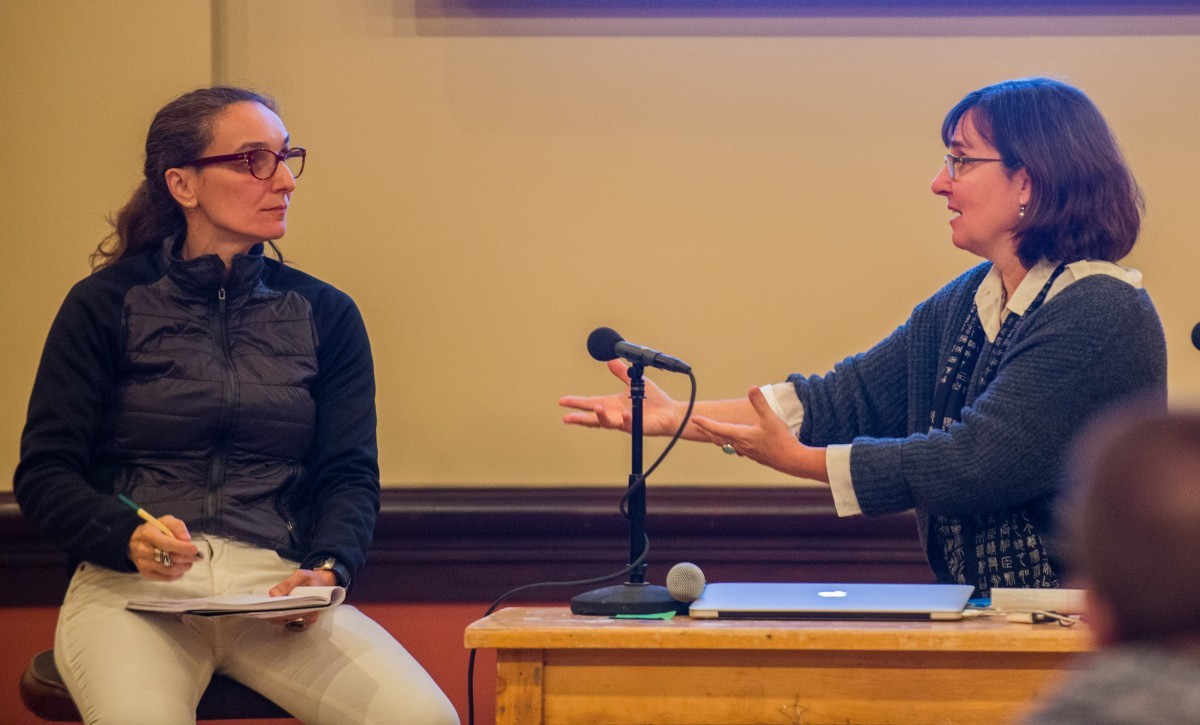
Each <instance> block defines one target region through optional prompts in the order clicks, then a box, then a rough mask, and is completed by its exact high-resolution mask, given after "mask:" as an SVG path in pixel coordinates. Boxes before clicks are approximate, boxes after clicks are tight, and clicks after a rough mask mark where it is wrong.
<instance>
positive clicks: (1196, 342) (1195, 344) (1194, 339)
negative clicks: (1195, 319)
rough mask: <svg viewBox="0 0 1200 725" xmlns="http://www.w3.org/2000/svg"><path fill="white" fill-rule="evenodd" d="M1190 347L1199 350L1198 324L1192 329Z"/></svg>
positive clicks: (1199, 335)
mask: <svg viewBox="0 0 1200 725" xmlns="http://www.w3.org/2000/svg"><path fill="white" fill-rule="evenodd" d="M1192 346H1193V347H1195V348H1196V349H1197V350H1200V323H1197V325H1196V326H1195V327H1193V328H1192Z"/></svg>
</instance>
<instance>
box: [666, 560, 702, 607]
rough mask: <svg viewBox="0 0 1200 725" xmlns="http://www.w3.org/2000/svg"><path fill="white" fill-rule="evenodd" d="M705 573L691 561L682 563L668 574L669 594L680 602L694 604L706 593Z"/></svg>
mask: <svg viewBox="0 0 1200 725" xmlns="http://www.w3.org/2000/svg"><path fill="white" fill-rule="evenodd" d="M705 583H706V582H705V581H704V572H702V571H700V567H698V566H696V565H695V564H693V563H691V562H690V561H681V562H679V563H678V564H676V565H675V566H673V567H671V570H670V571H668V572H667V593H668V594H670V595H671V598H672V599H674V600H676V601H679V602H694V601H696V600H697V599H699V598H700V595H701V594H703V593H704V586H705Z"/></svg>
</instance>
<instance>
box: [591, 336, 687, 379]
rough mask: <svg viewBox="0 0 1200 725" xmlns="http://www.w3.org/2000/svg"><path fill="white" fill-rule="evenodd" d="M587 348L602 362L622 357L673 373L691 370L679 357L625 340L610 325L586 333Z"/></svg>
mask: <svg viewBox="0 0 1200 725" xmlns="http://www.w3.org/2000/svg"><path fill="white" fill-rule="evenodd" d="M587 349H588V353H589V354H591V356H592V357H594V358H595V359H597V360H600V361H602V362H607V361H609V360H615V359H617V358H619V357H623V358H625V359H626V360H628V361H629V362H632V363H637V364H639V365H647V366H649V367H652V368H658V369H659V370H668V371H670V372H673V373H690V372H691V371H692V366H691V365H688V364H687V363H685V362H684V361H682V360H680V359H679V358H676V357H671V356H670V355H664V354H663V353H661V352H659V351H658V350H651V349H650V348H648V347H642V346H641V345H634V344H633V343H631V342H625V338H623V337H621V335H620V334H619V333H618V332H617V331H616V330H614V329H612V328H611V327H597V328H596V329H595V330H592V334H590V335H588V340H587Z"/></svg>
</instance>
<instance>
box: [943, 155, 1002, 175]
mask: <svg viewBox="0 0 1200 725" xmlns="http://www.w3.org/2000/svg"><path fill="white" fill-rule="evenodd" d="M1003 160H1004V159H982V158H979V157H977V156H955V155H954V154H946V172H947V173H949V174H950V178H951V179H957V178H958V167H959V165H960V164H973V163H976V162H979V161H1003Z"/></svg>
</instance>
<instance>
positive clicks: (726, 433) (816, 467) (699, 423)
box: [692, 388, 829, 483]
mask: <svg viewBox="0 0 1200 725" xmlns="http://www.w3.org/2000/svg"><path fill="white" fill-rule="evenodd" d="M742 402H743V403H745V405H746V406H747V407H748V408H749V409H750V410H751V412H752V413H753V420H751V421H749V422H737V423H731V422H723V421H719V420H713V419H711V418H708V417H706V416H697V417H694V418H692V423H693V424H694V425H695V426H696V429H697V430H699V431H700V432H701V433H702V434H703V435H704V436H705V440H707V441H709V442H710V443H713V444H716V445H718V446H724V445H726V444H729V445H731V446H733V448H734V450H736V451H737V454H738V455H739V456H744V457H746V458H749V459H750V460H752V461H754V462H756V463H761V464H762V465H764V466H767V467H768V468H774V469H775V470H776V471H780V472H782V473H786V474H788V475H791V476H797V477H799V478H811V479H813V480H816V481H823V482H825V483H828V482H829V474H828V473H826V468H825V449H824V448H813V447H812V446H806V445H804V444H803V443H801V442H800V441H798V440H796V437H795V436H794V435H793V434H792V430H791V429H790V428H789V427H788V425H787V423H785V422H783V419H782V418H780V417H779V416H778V415H776V414H775V411H773V410H771V406H770V405H769V404H768V403H767V399H766V397H765V396H764V395H763V392H762V391H761V390H759V389H758V388H751V389H750V392H749V394H748V395H747V399H746V400H745V401H742Z"/></svg>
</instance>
